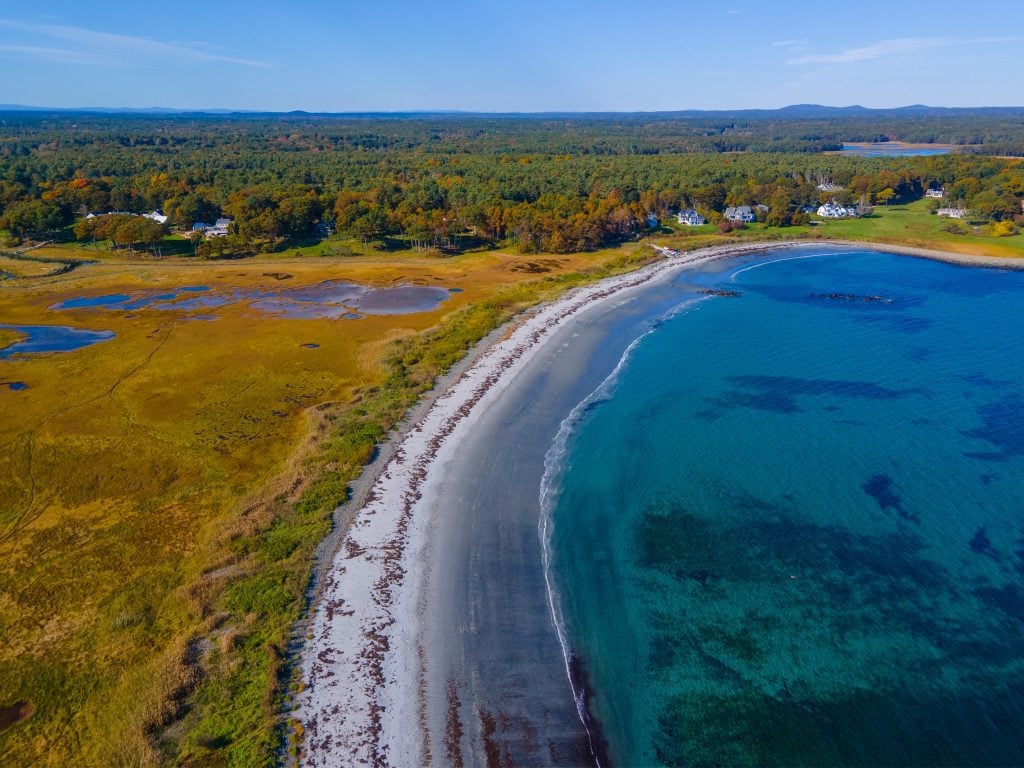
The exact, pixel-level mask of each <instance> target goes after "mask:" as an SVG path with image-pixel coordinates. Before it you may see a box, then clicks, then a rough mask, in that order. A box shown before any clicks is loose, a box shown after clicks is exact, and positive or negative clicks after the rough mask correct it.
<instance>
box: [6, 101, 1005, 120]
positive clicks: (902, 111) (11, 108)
mask: <svg viewBox="0 0 1024 768" xmlns="http://www.w3.org/2000/svg"><path fill="white" fill-rule="evenodd" d="M0 112H38V113H49V114H100V115H155V116H160V115H166V116H175V115H211V116H218V117H229V116H231V115H239V116H246V117H253V116H269V117H349V118H355V117H391V118H396V117H409V118H415V117H448V116H457V117H518V118H531V117H536V118H549V119H550V118H581V117H582V118H586V117H616V116H619V117H627V116H646V117H654V118H657V117H666V118H671V117H726V116H729V117H733V116H735V117H778V118H808V119H813V118H829V117H871V116H878V117H893V116H908V117H910V116H922V117H924V116H930V117H937V116H964V115H987V116H1013V117H1016V116H1022V117H1024V107H1012V106H1004V107H932V106H928V105H925V104H911V105H909V106H905V107H891V108H873V107H864V106H861V105H859V104H854V105H850V106H845V107H836V106H827V105H822V104H791V105H789V106H785V107H781V108H779V109H683V110H656V111H647V112H625V111H622V112H609V111H594V112H571V111H565V112H561V111H559V112H473V111H464V110H450V109H437V110H432V109H420V110H396V111H378V112H372V111H364V112H309V111H306V110H292V111H289V112H274V111H264V110H247V109H220V108H213V109H175V108H171V107H157V106H154V107H38V106H27V105H24V104H0Z"/></svg>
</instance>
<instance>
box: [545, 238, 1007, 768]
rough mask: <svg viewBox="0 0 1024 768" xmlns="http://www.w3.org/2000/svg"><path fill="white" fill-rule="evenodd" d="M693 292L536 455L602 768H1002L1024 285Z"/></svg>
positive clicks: (992, 281)
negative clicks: (602, 752)
mask: <svg viewBox="0 0 1024 768" xmlns="http://www.w3.org/2000/svg"><path fill="white" fill-rule="evenodd" d="M687 279H688V280H692V278H690V277H688V278H687ZM701 279H702V280H703V281H704V288H705V289H706V288H712V289H715V290H720V291H723V292H727V293H728V294H729V295H721V294H720V295H714V294H711V295H707V296H706V298H705V299H704V300H703V301H702V302H700V304H699V305H698V306H697V307H696V308H695V309H693V310H692V311H689V312H685V313H681V314H678V315H676V316H674V317H669V318H667V319H665V320H664V321H663V322H661V323H659V324H658V325H657V326H656V327H655V329H654V330H653V331H652V332H650V333H648V334H647V335H646V336H644V337H643V338H642V339H640V340H639V341H637V343H636V344H635V345H634V346H633V347H632V348H631V350H630V353H629V355H628V356H627V357H626V358H624V360H623V363H622V365H621V367H620V369H619V370H618V371H617V374H616V377H615V380H614V386H612V385H611V384H609V385H608V386H606V388H605V391H603V392H602V393H601V396H600V397H598V398H595V399H593V402H590V403H587V404H586V406H585V407H583V408H581V409H580V412H579V419H578V420H577V422H576V424H575V427H574V429H573V430H572V433H571V434H570V435H569V436H568V437H565V436H564V435H563V437H562V439H564V441H565V444H564V452H559V451H555V452H554V453H553V454H552V455H561V459H560V461H559V462H558V465H557V466H555V467H551V468H550V470H551V471H550V477H549V478H548V481H549V482H550V483H551V488H552V491H551V497H552V499H553V504H552V507H551V509H550V524H551V543H550V552H549V556H550V560H551V576H552V578H553V581H554V585H555V587H556V588H557V594H558V596H559V597H558V604H559V605H560V607H561V614H562V616H564V624H565V626H564V631H565V634H566V637H567V640H568V643H569V644H570V645H571V647H572V652H573V653H574V654H575V655H576V656H577V657H578V658H579V660H580V661H581V663H582V665H583V667H585V669H586V674H587V678H588V679H589V681H590V682H591V684H592V686H593V689H594V693H593V697H592V699H591V700H590V701H589V710H590V712H591V713H592V714H593V715H595V716H596V719H597V720H598V721H599V722H600V724H601V726H602V732H603V734H604V736H605V737H606V738H607V740H608V745H609V752H610V755H611V758H612V760H613V762H614V763H615V764H617V765H659V764H661V765H711V764H720V765H753V764H769V765H865V764H877V765H882V764H884V765H923V764H929V765H934V764H959V765H996V764H998V765H1009V764H1016V765H1020V764H1024V519H1022V518H1021V506H1020V500H1021V499H1022V498H1024V356H1021V355H1019V354H1016V352H1015V350H1017V349H1018V348H1019V339H1020V338H1021V337H1022V335H1024V316H1022V315H1021V313H1020V312H1019V307H1020V302H1021V300H1022V299H1024V273H1016V272H1011V273H1001V272H997V271H994V270H980V269H974V270H972V269H966V268H962V267H956V266H952V265H948V264H941V263H936V262H928V261H922V260H917V259H908V258H903V257H897V256H892V255H888V254H883V253H874V252H864V253H842V254H833V255H825V256H822V257H820V258H792V257H790V258H789V259H788V260H783V259H778V258H776V260H772V259H769V260H767V261H765V262H763V263H760V264H758V265H757V266H755V267H754V268H751V267H750V266H746V267H744V268H742V269H741V268H739V267H736V268H734V269H732V270H731V271H726V272H724V273H721V274H718V275H705V276H703V278H701ZM735 294H738V295H735ZM836 296H840V297H842V299H843V300H837V299H836V298H835V297H836ZM849 297H867V298H868V299H871V300H853V299H850V298H849ZM876 297H878V298H877V299H876ZM681 300H683V297H681Z"/></svg>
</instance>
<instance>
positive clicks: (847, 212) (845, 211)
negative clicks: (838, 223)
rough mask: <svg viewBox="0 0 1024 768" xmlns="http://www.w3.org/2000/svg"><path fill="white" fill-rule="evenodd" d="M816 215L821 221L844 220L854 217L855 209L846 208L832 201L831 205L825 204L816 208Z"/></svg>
mask: <svg viewBox="0 0 1024 768" xmlns="http://www.w3.org/2000/svg"><path fill="white" fill-rule="evenodd" d="M818 215H819V216H821V218H823V219H846V218H849V217H850V216H856V215H857V209H856V208H847V207H846V206H843V205H839V204H838V203H837V202H836V201H835V200H833V201H832V202H831V203H825V204H824V205H823V206H821V207H820V208H818Z"/></svg>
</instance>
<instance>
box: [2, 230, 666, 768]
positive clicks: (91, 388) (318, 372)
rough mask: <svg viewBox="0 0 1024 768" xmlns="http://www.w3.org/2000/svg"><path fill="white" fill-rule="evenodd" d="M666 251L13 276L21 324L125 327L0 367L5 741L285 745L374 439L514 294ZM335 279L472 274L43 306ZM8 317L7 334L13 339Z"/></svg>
mask: <svg viewBox="0 0 1024 768" xmlns="http://www.w3.org/2000/svg"><path fill="white" fill-rule="evenodd" d="M45 251H46V249H44V250H43V251H42V252H37V253H38V255H40V256H47V255H50V256H60V257H64V258H67V257H68V256H72V255H77V256H79V257H82V256H83V255H84V256H88V255H89V254H88V252H86V253H85V254H81V253H78V254H75V253H74V251H73V249H65V250H64V251H62V252H60V253H50V254H47V253H46V252H45ZM652 255H653V253H652V252H651V251H650V250H649V249H645V248H643V249H642V248H641V247H640V246H638V245H632V246H626V247H624V248H622V249H613V250H607V251H602V252H600V253H598V254H582V255H579V254H578V255H572V256H553V257H529V258H527V257H522V256H509V255H506V254H504V253H500V252H487V253H477V254H469V255H463V256H459V257H454V258H450V259H438V258H430V257H419V256H410V255H406V256H401V257H393V256H386V255H385V256H377V257H369V258H367V257H363V258H360V259H358V260H355V259H347V260H346V259H329V258H304V259H301V260H298V259H276V260H273V261H271V260H266V259H250V260H246V261H244V262H228V263H223V262H221V263H203V262H200V263H198V264H197V263H195V262H192V263H186V262H174V261H162V262H154V261H152V260H150V261H139V262H126V261H118V260H116V259H110V258H107V259H104V260H103V261H102V262H101V263H97V264H93V265H89V266H86V267H82V268H79V269H78V270H76V271H74V272H71V273H69V274H64V275H61V276H58V277H54V278H48V279H43V280H40V279H28V280H9V281H7V282H6V283H4V284H3V287H2V288H0V318H3V322H4V323H7V324H12V325H33V324H66V325H70V326H75V327H82V328H90V329H95V330H109V331H113V332H114V333H115V334H116V336H115V337H114V338H113V339H112V340H110V341H105V342H101V343H98V344H96V345H94V346H90V347H87V348H84V349H79V350H76V351H72V352H60V353H51V354H42V355H33V356H25V357H21V358H20V359H19V358H11V359H7V360H0V381H3V382H15V381H16V382H21V383H23V384H24V385H27V388H25V389H21V390H17V391H16V390H10V389H9V388H8V387H0V404H2V410H3V414H4V429H3V434H2V436H0V440H2V445H3V449H2V451H0V457H2V458H0V498H3V499H4V500H5V504H4V507H3V509H2V510H0V569H2V574H0V584H2V585H3V587H2V589H0V705H2V706H3V710H2V712H0V714H3V715H4V718H3V719H0V728H3V729H4V732H3V733H2V735H0V763H2V764H5V765H51V766H65V765H79V766H109V765H121V764H126V765H127V764H156V763H158V762H161V761H163V760H170V761H172V762H180V763H184V764H196V765H200V764H201V765H246V766H249V765H265V764H268V763H270V762H271V761H272V757H273V754H274V751H275V738H276V737H275V730H274V729H275V727H277V726H278V725H279V717H278V711H279V703H278V698H277V695H278V688H279V686H278V684H277V683H278V681H277V675H278V673H279V668H280V666H281V664H282V661H283V659H284V656H285V651H286V646H287V642H288V638H289V632H290V627H291V624H292V622H293V621H294V620H295V619H296V618H297V617H298V615H299V612H300V610H301V607H302V595H303V591H304V587H305V584H306V579H307V578H308V571H309V566H310V560H309V558H310V554H311V551H312V548H313V547H314V546H315V544H316V543H317V542H318V541H319V540H320V539H321V538H322V537H323V536H324V535H325V533H326V532H327V530H328V526H329V523H328V515H329V512H330V510H331V509H332V508H333V507H334V506H335V505H336V504H337V503H338V502H340V501H342V500H343V499H344V496H345V488H346V485H347V483H348V482H349V481H350V480H351V479H352V478H353V477H354V475H355V474H356V473H357V472H358V470H359V468H360V467H361V466H362V464H363V463H364V462H365V461H366V459H367V458H368V457H369V455H370V453H371V451H372V449H373V445H374V443H376V442H378V441H379V440H380V439H382V437H383V436H384V435H385V433H386V431H387V430H388V429H389V428H390V427H391V426H392V425H393V424H394V423H395V422H396V421H397V419H398V418H400V417H401V415H402V414H403V413H404V412H405V410H406V409H407V408H408V406H409V405H410V404H411V403H412V402H413V401H414V399H415V398H416V397H417V396H418V395H419V393H420V392H422V391H423V390H424V389H425V388H426V387H428V386H429V384H430V382H431V381H432V380H433V378H434V377H435V376H436V375H437V374H438V373H439V372H440V371H441V370H443V369H444V368H446V367H447V366H449V365H450V364H451V363H452V362H454V361H455V360H456V359H457V358H458V357H459V356H460V355H461V354H462V353H463V352H464V350H465V349H466V348H467V347H468V346H469V345H470V344H471V343H473V342H474V341H476V340H477V339H478V338H480V337H481V336H483V335H484V334H485V333H486V332H487V331H489V330H490V329H491V328H493V327H494V326H495V325H497V324H498V323H500V322H501V321H502V320H504V319H506V318H507V317H509V316H510V315H511V313H512V312H514V311H515V310H517V309H518V308H521V307H523V306H527V305H529V304H532V303H535V302H536V301H538V300H540V299H542V298H545V297H551V296H553V295H555V294H556V293H558V292H559V291H561V290H564V289H565V288H566V287H568V286H570V285H573V284H575V283H578V282H582V281H586V280H590V279H594V278H595V277H598V276H600V275H603V274H607V273H609V271H611V270H616V269H619V270H621V269H625V268H627V267H629V266H631V265H635V264H636V263H638V261H640V260H643V259H647V258H650V257H651V256H652ZM324 280H345V281H352V282H356V283H361V284H367V285H374V286H387V285H393V284H396V283H412V284H421V285H437V286H443V287H457V288H460V289H461V292H460V293H453V294H452V295H451V298H450V299H449V300H448V301H446V302H444V303H443V304H442V305H441V307H440V308H439V309H437V310H435V311H431V312H422V313H416V314H406V315H390V316H388V315H384V316H366V317H364V318H362V319H360V320H352V321H349V320H328V319H288V318H281V317H274V316H268V315H263V314H260V313H258V312H256V311H254V310H253V309H252V308H251V307H250V306H249V305H248V304H246V303H245V302H242V303H238V304H231V305H228V306H223V307H218V308H217V309H216V310H215V314H216V316H217V318H218V319H216V320H212V321H210V320H202V319H190V318H192V317H193V316H195V315H196V312H195V311H192V312H186V311H169V310H157V309H147V308H142V309H139V310H135V311H132V312H125V311H122V310H113V309H110V310H104V309H102V308H82V309H68V310H61V311H59V312H57V311H53V310H51V309H49V307H51V306H52V305H54V304H55V303H57V302H60V301H63V300H66V299H70V298H75V297H81V296H95V295H106V294H115V293H124V294H130V295H137V294H139V293H141V292H147V291H153V290H157V291H159V292H166V291H169V290H172V289H174V288H180V287H183V286H194V285H203V286H208V287H209V289H210V293H211V294H216V293H220V292H224V291H228V290H256V289H258V290H264V291H271V290H275V289H280V288H281V287H282V286H287V287H288V288H294V287H304V286H312V285H315V284H317V283H319V282H321V281H324ZM0 333H2V334H3V338H0V344H3V345H6V344H7V343H9V342H10V341H12V340H14V339H15V338H16V334H15V333H14V332H12V331H9V330H0ZM311 344H315V345H319V346H318V347H316V348H310V347H307V346H303V345H311ZM12 707H14V708H13V709H12ZM15 712H20V713H21V714H20V715H17V714H12V713H15ZM25 714H28V715H29V716H28V717H24V715H25ZM17 720H22V721H21V722H17V723H16V724H14V722H15V721H17Z"/></svg>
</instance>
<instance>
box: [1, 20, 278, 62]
mask: <svg viewBox="0 0 1024 768" xmlns="http://www.w3.org/2000/svg"><path fill="white" fill-rule="evenodd" d="M0 28H6V29H11V30H16V31H18V32H25V33H29V34H34V35H40V36H43V37H49V38H53V39H56V40H63V41H66V42H70V43H75V44H77V45H78V47H79V48H78V50H77V52H78V53H81V54H83V55H84V54H92V55H107V56H117V57H121V58H132V59H143V60H147V61H152V62H160V61H176V62H199V63H216V62H220V63H225V64H238V65H241V66H246V67H269V66H270V65H269V64H267V63H266V62H262V61H254V60H252V59H243V58H239V57H236V56H229V55H226V54H222V53H217V52H216V51H215V50H210V47H208V46H197V45H195V44H184V43H172V42H164V41H162V40H152V39H150V38H146V37H134V36H131V35H116V34H112V33H110V32H98V31H96V30H92V29H85V28H84V27H74V26H68V25H61V24H33V23H30V22H25V21H17V20H14V19H0ZM16 47H19V46H14V45H9V46H7V49H8V50H12V49H14V48H16ZM20 47H22V48H33V47H36V48H38V49H40V50H41V47H39V46H20ZM53 50H58V49H53ZM21 53H25V54H29V55H32V52H31V51H28V50H24V51H21ZM68 53H71V51H69V52H68Z"/></svg>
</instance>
